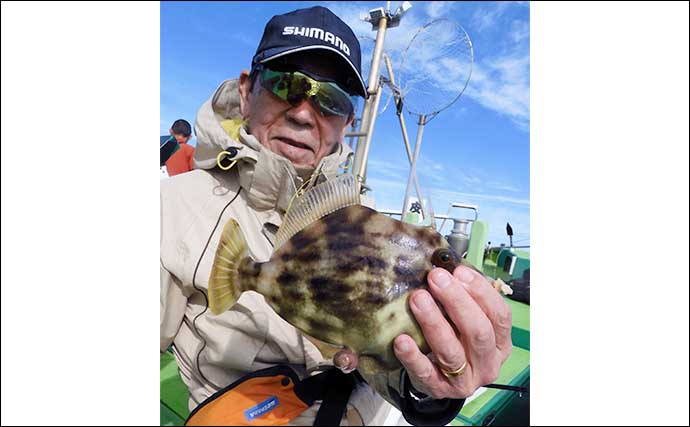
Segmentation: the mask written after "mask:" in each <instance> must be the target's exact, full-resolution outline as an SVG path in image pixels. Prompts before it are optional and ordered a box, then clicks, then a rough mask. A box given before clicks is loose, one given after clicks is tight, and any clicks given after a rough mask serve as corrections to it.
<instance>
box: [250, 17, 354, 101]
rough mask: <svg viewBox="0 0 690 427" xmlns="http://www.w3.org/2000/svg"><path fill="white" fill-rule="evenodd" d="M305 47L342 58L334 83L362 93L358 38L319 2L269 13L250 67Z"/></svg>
mask: <svg viewBox="0 0 690 427" xmlns="http://www.w3.org/2000/svg"><path fill="white" fill-rule="evenodd" d="M305 51H318V52H319V53H326V54H327V55H328V56H329V57H330V58H332V59H334V60H337V61H340V62H342V64H343V68H341V69H342V70H343V73H342V76H341V77H340V78H339V79H338V81H337V83H338V84H339V85H340V86H342V88H343V89H345V90H346V91H348V92H349V93H350V94H353V95H360V96H362V97H366V93H367V88H366V85H365V84H364V79H363V78H362V66H361V57H362V55H361V51H360V46H359V41H358V40H357V37H356V36H355V34H354V32H353V31H352V29H351V28H350V27H349V26H348V25H347V24H346V23H345V22H343V20H341V19H340V18H338V17H337V16H336V15H335V14H334V13H333V12H331V11H330V10H328V9H327V8H325V7H322V6H314V7H311V8H308V9H298V10H295V11H292V12H289V13H285V14H282V15H275V16H273V17H272V18H271V19H270V20H269V21H268V23H267V24H266V28H265V29H264V34H263V36H262V37H261V42H260V43H259V46H258V48H257V49H256V53H255V54H254V57H253V58H252V68H254V67H255V66H256V65H258V64H265V63H267V62H275V61H276V60H277V59H279V58H287V57H289V55H291V54H295V53H298V52H305Z"/></svg>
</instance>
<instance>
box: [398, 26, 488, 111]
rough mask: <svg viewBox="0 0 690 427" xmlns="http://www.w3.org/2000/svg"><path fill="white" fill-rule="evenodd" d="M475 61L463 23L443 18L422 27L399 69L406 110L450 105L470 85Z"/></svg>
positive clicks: (470, 42) (406, 51) (433, 109)
mask: <svg viewBox="0 0 690 427" xmlns="http://www.w3.org/2000/svg"><path fill="white" fill-rule="evenodd" d="M473 61H474V52H473V50H472V41H471V40H470V37H469V36H468V35H467V32H465V30H464V29H463V28H462V26H461V25H460V24H458V23H457V22H455V21H453V20H451V19H447V18H441V19H437V20H434V21H432V22H430V23H428V24H426V25H425V26H424V27H422V28H421V29H420V30H419V31H418V32H417V33H416V34H415V36H414V37H413V38H412V40H411V41H410V44H409V45H408V47H407V49H406V50H405V51H404V52H403V58H402V63H401V66H400V71H399V72H398V75H399V79H398V80H399V83H398V85H399V87H400V88H401V91H402V96H403V99H404V105H405V108H406V109H407V111H409V112H410V113H412V114H417V115H434V114H437V113H439V112H440V111H442V110H444V109H446V108H448V107H449V106H451V105H452V104H453V103H454V102H455V101H457V100H458V98H460V96H461V95H462V93H463V92H464V91H465V88H467V83H468V82H469V80H470V75H471V74H472V63H473Z"/></svg>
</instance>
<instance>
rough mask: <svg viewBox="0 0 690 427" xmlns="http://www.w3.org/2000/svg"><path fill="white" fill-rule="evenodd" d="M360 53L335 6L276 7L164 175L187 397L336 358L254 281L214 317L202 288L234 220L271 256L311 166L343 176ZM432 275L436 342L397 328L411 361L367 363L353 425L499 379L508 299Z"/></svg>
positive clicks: (261, 256) (442, 402)
mask: <svg viewBox="0 0 690 427" xmlns="http://www.w3.org/2000/svg"><path fill="white" fill-rule="evenodd" d="M360 61H361V58H360V48H359V43H358V42H357V38H356V37H355V35H354V34H353V32H352V30H351V29H350V28H349V27H348V26H347V25H346V24H345V23H344V22H342V21H341V20H340V19H339V18H338V17H336V16H335V15H334V14H333V13H332V12H330V11H329V10H328V9H325V8H322V7H313V8H309V9H301V10H297V11H294V12H291V13H288V14H284V15H278V16H274V17H273V18H272V19H271V20H270V21H269V22H268V24H267V25H266V28H265V31H264V34H263V37H262V39H261V42H260V44H259V46H258V48H257V52H256V54H255V56H254V58H253V60H252V70H251V72H249V71H243V72H242V73H241V74H240V77H239V79H237V80H227V81H225V82H223V83H222V84H221V85H220V87H219V88H218V89H217V90H216V91H215V93H214V94H213V96H212V97H211V98H210V99H209V100H208V101H207V102H206V103H204V105H203V106H202V107H201V109H200V110H199V113H198V115H197V120H196V124H195V131H196V135H197V141H198V143H197V149H196V153H195V166H196V169H195V170H194V171H192V172H191V173H188V174H183V175H180V176H178V177H174V178H172V179H169V180H166V181H164V182H161V210H162V214H161V258H160V261H161V267H160V268H161V325H160V326H161V342H160V349H161V352H163V351H165V350H166V349H167V348H168V347H169V346H170V344H172V343H174V353H175V356H176V359H177V362H178V364H179V367H180V373H181V376H182V378H183V380H184V381H185V383H186V384H187V385H188V386H189V391H190V402H189V406H190V409H192V408H195V407H197V405H199V404H201V403H202V402H203V401H204V400H206V399H207V398H208V397H209V396H211V395H213V394H214V393H216V392H218V391H219V390H221V389H222V388H223V387H225V386H227V385H229V384H231V383H233V382H235V381H237V380H238V379H240V378H242V377H244V376H245V375H247V374H249V373H252V372H255V371H258V370H261V369H264V368H268V367H271V366H274V365H277V364H287V365H289V366H290V367H291V368H292V369H294V370H295V371H296V372H297V373H298V374H299V375H300V377H302V378H305V377H308V376H309V374H310V373H312V372H314V371H316V370H317V369H318V368H320V367H322V366H324V365H332V363H333V362H332V360H331V359H330V358H326V357H324V355H323V354H322V353H321V352H320V351H319V349H318V348H317V347H316V346H315V345H314V344H313V343H312V341H310V340H309V339H306V338H305V337H303V336H302V334H300V333H299V332H298V331H297V330H296V329H295V328H294V327H292V326H291V325H290V324H288V323H287V322H285V321H284V320H283V319H282V318H280V317H279V316H278V315H277V314H276V313H275V312H273V310H272V309H271V308H270V307H269V306H268V305H267V303H266V302H265V301H264V299H263V297H262V296H261V295H259V294H257V293H255V292H245V293H243V294H242V296H241V298H240V299H239V301H238V303H237V304H235V306H233V307H232V308H231V309H230V310H228V311H227V312H225V313H223V314H222V315H219V316H213V315H211V314H210V313H209V311H208V309H207V300H206V296H205V292H207V280H208V276H209V273H210V270H211V266H212V264H213V258H214V254H215V250H216V247H217V246H218V242H219V238H220V234H221V231H222V229H223V225H224V224H225V223H226V222H227V221H228V220H229V219H231V218H233V219H235V220H236V221H237V222H238V223H239V225H240V227H241V228H242V230H243V232H244V234H245V237H246V238H247V244H248V249H249V255H250V256H251V257H252V258H253V259H254V260H257V261H265V260H267V259H268V258H269V257H270V255H271V252H272V250H273V242H274V239H275V233H276V231H277V229H278V227H279V226H280V224H281V219H282V216H283V214H284V212H285V210H286V208H287V207H288V204H289V203H290V200H291V198H292V196H293V195H294V193H295V191H296V190H297V189H298V188H299V187H300V186H301V185H302V184H303V183H305V181H306V180H307V179H309V178H310V177H312V176H314V177H316V176H317V175H320V173H323V174H325V175H327V176H333V175H334V174H335V172H336V171H337V170H338V167H339V166H340V165H342V164H343V163H344V162H346V160H347V159H348V155H349V154H350V153H351V150H350V149H349V148H348V147H347V146H346V145H345V144H343V140H344V136H345V133H346V131H347V128H348V126H349V125H350V124H351V122H352V120H353V118H354V116H353V107H352V103H351V102H350V100H349V99H348V97H349V96H362V97H363V96H366V87H365V85H364V81H363V79H362V77H361V65H360ZM315 81H317V82H319V83H314V82H315ZM428 279H429V283H430V291H431V294H430V293H429V292H427V291H418V292H417V293H416V294H414V295H413V297H412V298H411V299H410V309H411V310H412V312H413V313H414V315H415V316H416V319H417V320H418V322H419V324H420V326H421V328H422V330H423V332H424V335H425V337H426V340H427V342H428V343H429V344H430V346H431V348H432V350H433V354H432V355H431V356H427V355H424V354H422V353H421V352H420V350H419V348H418V347H417V346H416V344H415V343H414V341H413V340H412V339H411V338H410V337H408V336H405V335H401V336H399V337H397V338H396V340H395V352H396V356H397V357H398V358H399V359H400V361H401V362H402V364H403V366H404V369H402V370H399V371H395V372H394V373H391V374H389V375H385V374H380V375H373V376H372V375H366V374H365V377H366V378H365V379H366V383H359V384H358V385H357V386H356V387H355V389H354V391H352V394H351V395H350V397H349V400H348V404H347V408H346V411H345V414H344V416H343V418H342V422H343V424H349V425H358V424H359V425H361V424H365V425H369V424H381V423H382V422H383V421H384V420H385V417H386V415H387V413H388V406H387V405H385V402H384V401H383V399H382V397H383V398H385V399H386V400H387V401H389V402H390V403H391V404H393V405H395V406H396V407H398V408H399V409H401V410H402V412H403V415H405V418H406V419H407V420H408V421H410V422H412V423H415V424H416V423H423V424H446V423H448V422H449V421H450V420H451V419H452V418H453V417H454V416H455V415H456V414H457V412H458V411H459V410H460V407H461V406H462V403H463V401H464V400H462V399H463V398H464V397H467V396H469V395H471V394H472V393H473V392H474V391H475V390H476V389H477V388H478V387H480V386H482V385H485V384H489V383H491V382H493V381H494V380H495V379H496V378H497V376H498V372H499V368H500V366H501V364H502V363H503V362H504V361H505V359H506V358H507V357H508V355H509V354H510V350H511V341H510V329H511V314H510V310H509V309H508V307H507V305H506V304H505V302H504V301H503V300H502V299H501V297H500V296H499V295H498V293H497V292H496V291H495V290H494V289H493V288H492V287H491V286H490V285H489V284H488V283H486V281H485V280H483V279H482V278H481V277H479V276H478V275H476V274H475V273H473V272H471V271H469V270H468V269H466V268H458V269H457V270H456V271H455V273H454V275H450V274H448V273H447V272H446V271H445V270H441V269H435V270H434V271H432V272H431V273H430V274H429V276H428ZM432 296H433V298H435V299H436V301H438V302H439V303H440V304H441V305H442V306H443V307H444V309H445V311H446V313H447V314H448V316H449V318H450V319H451V321H452V322H453V323H454V326H455V328H457V330H458V331H460V333H461V337H462V338H461V339H460V338H458V336H457V335H456V333H455V331H454V329H453V325H451V323H449V321H448V320H446V318H445V317H444V316H443V315H442V314H441V312H440V310H439V308H438V306H437V305H436V304H435V303H434V299H433V298H432ZM341 356H345V357H341ZM337 358H338V360H339V362H338V364H339V367H341V368H342V369H343V370H345V371H349V370H350V369H352V368H355V367H356V365H357V360H356V357H354V355H352V354H348V353H347V352H341V353H340V354H339V355H338V357H337ZM343 361H344V362H343ZM363 374H364V373H363ZM367 383H368V384H367ZM324 405H325V403H324ZM318 410H319V404H318V403H316V404H314V405H312V406H310V407H308V408H307V409H306V410H305V411H304V412H302V413H301V414H300V415H299V416H297V417H296V418H294V419H292V420H291V421H290V424H292V425H312V424H313V422H314V419H315V417H316V416H317V413H318Z"/></svg>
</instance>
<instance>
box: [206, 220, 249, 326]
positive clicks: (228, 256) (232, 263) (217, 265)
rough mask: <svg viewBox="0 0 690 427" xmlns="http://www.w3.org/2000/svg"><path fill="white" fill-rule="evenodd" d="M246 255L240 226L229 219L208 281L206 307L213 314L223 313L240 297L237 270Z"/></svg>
mask: <svg viewBox="0 0 690 427" xmlns="http://www.w3.org/2000/svg"><path fill="white" fill-rule="evenodd" d="M246 254H247V241H246V240H245V238H244V235H243V234H242V230H241V229H240V225H239V224H238V223H237V221H235V220H234V219H231V220H230V221H228V222H227V224H225V227H224V228H223V234H222V235H221V237H220V243H218V249H216V257H215V259H214V260H213V268H212V269H211V277H210V278H209V281H208V305H209V308H210V309H211V312H212V313H213V314H220V313H223V312H224V311H226V310H227V309H229V308H230V307H232V306H233V305H234V304H235V302H237V299H238V298H239V297H240V294H241V293H242V287H241V286H240V274H239V272H238V269H239V265H240V261H241V260H242V259H243V258H244V257H245V256H246Z"/></svg>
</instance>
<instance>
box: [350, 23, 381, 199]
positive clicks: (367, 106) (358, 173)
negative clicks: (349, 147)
mask: <svg viewBox="0 0 690 427" xmlns="http://www.w3.org/2000/svg"><path fill="white" fill-rule="evenodd" d="M387 25H388V17H387V16H385V15H384V16H383V17H382V18H381V19H379V28H378V31H377V33H376V45H375V46H374V54H373V57H372V60H371V70H370V71H369V87H368V88H367V92H368V93H369V97H368V98H367V100H366V102H365V103H364V109H363V110H362V121H361V122H360V126H359V133H362V132H366V133H367V135H366V136H364V137H362V136H360V137H359V138H357V149H356V151H355V160H354V165H353V166H354V167H353V170H354V174H355V177H356V178H357V182H358V183H359V184H360V190H361V188H362V186H363V185H364V184H365V181H366V168H367V162H366V160H367V157H368V155H369V145H370V144H371V136H372V135H371V134H372V132H371V130H373V129H374V122H375V121H376V111H377V108H378V107H377V106H373V104H376V103H378V98H377V96H376V95H377V94H378V93H379V92H380V83H379V75H380V74H379V69H380V67H381V53H382V52H383V42H384V40H385V38H386V28H387ZM372 106H373V107H374V109H372Z"/></svg>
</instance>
